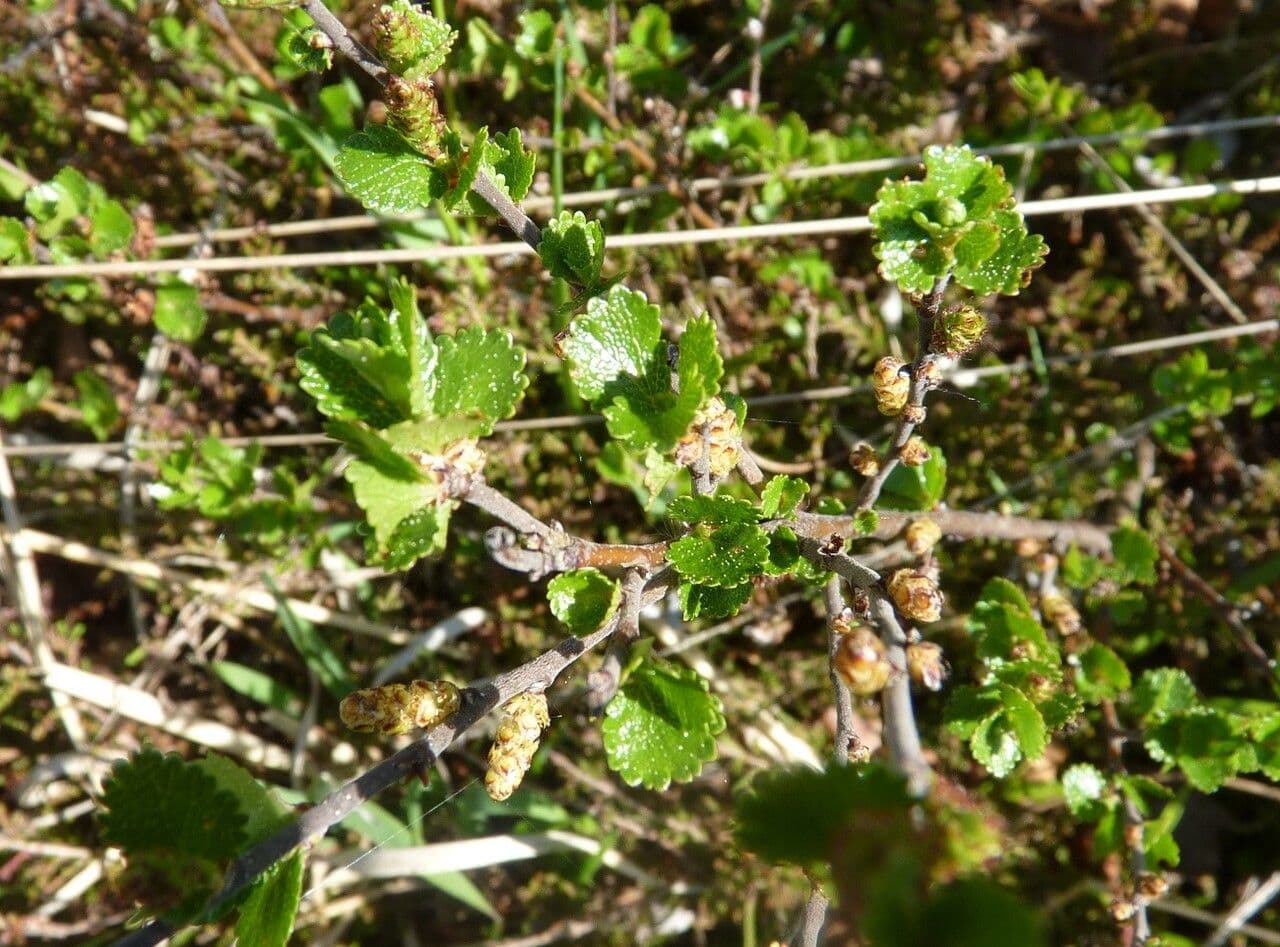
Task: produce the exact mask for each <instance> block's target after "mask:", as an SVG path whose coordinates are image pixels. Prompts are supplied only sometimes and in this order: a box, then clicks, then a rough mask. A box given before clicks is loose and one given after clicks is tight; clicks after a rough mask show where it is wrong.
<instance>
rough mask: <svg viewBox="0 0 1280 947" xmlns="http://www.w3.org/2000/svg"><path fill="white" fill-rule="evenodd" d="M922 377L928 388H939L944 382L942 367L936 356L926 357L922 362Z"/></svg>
mask: <svg viewBox="0 0 1280 947" xmlns="http://www.w3.org/2000/svg"><path fill="white" fill-rule="evenodd" d="M920 377H921V378H922V379H924V383H925V386H926V387H927V388H937V387H938V386H939V385H940V384H942V367H941V366H940V365H939V364H938V360H937V359H935V358H926V359H925V360H924V361H923V362H922V363H921V364H920Z"/></svg>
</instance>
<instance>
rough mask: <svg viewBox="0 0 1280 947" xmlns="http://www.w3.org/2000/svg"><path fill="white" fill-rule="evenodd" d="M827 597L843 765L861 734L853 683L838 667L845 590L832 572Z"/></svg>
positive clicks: (830, 674) (837, 752)
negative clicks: (855, 716)
mask: <svg viewBox="0 0 1280 947" xmlns="http://www.w3.org/2000/svg"><path fill="white" fill-rule="evenodd" d="M823 600H824V602H825V604H826V607H827V676H828V677H829V678H830V679H831V690H832V693H833V694H834V695H835V699H836V750H835V761H836V763H838V764H839V765H841V766H847V765H848V763H849V748H850V747H852V746H853V745H854V744H855V743H857V742H858V734H857V732H856V731H855V730H854V729H853V696H852V695H851V694H850V693H849V685H848V684H846V683H845V682H844V678H843V677H841V676H840V674H839V672H838V671H836V661H835V658H836V650H837V649H838V648H839V646H840V635H839V633H838V632H837V631H836V628H835V620H836V618H837V617H839V616H840V615H842V614H843V613H844V609H845V600H844V592H843V591H842V590H841V588H840V578H839V577H838V576H832V577H831V579H830V581H828V582H827V587H826V588H825V589H824V590H823Z"/></svg>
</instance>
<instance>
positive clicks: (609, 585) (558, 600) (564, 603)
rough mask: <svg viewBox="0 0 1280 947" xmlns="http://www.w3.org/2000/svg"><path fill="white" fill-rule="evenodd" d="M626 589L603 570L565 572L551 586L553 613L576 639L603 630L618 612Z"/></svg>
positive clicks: (549, 598) (549, 599)
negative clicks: (576, 636)
mask: <svg viewBox="0 0 1280 947" xmlns="http://www.w3.org/2000/svg"><path fill="white" fill-rule="evenodd" d="M621 599H622V586H621V585H620V584H619V583H618V581H617V580H616V579H610V578H609V577H608V576H606V575H605V574H604V573H603V572H601V571H600V570H599V569H574V570H573V571H572V572H562V573H561V574H560V575H558V576H556V577H555V578H554V579H552V580H551V581H550V582H548V583H547V604H548V605H550V606H551V613H552V614H553V615H555V616H556V618H558V619H560V621H562V622H563V623H564V624H565V626H566V627H567V628H568V629H569V631H571V632H572V633H573V634H575V635H585V634H589V633H591V632H593V631H595V630H596V629H597V628H599V627H601V626H602V625H603V624H604V623H605V622H606V621H608V620H609V618H610V616H612V615H613V613H614V612H615V611H616V610H617V608H618V603H619V602H620V601H621Z"/></svg>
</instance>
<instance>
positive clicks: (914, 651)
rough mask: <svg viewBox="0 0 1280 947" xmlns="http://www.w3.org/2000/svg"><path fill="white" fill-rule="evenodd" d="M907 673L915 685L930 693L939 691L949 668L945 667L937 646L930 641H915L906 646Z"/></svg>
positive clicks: (943, 658) (939, 648) (944, 660)
mask: <svg viewBox="0 0 1280 947" xmlns="http://www.w3.org/2000/svg"><path fill="white" fill-rule="evenodd" d="M907 671H908V672H910V674H911V679H912V680H913V681H915V682H916V683H917V684H920V685H921V686H922V687H925V688H928V689H929V690H931V691H940V690H942V685H943V683H944V682H945V681H946V679H947V676H948V675H949V674H950V673H951V668H950V667H948V666H947V659H946V658H945V657H943V654H942V648H941V647H940V646H939V645H937V644H935V643H934V642H932V641H917V642H915V643H914V644H909V645H907Z"/></svg>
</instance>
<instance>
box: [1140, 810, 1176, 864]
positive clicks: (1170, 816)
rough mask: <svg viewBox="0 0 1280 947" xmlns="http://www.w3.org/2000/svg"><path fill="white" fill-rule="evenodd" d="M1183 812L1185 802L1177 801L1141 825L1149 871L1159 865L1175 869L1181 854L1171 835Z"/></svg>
mask: <svg viewBox="0 0 1280 947" xmlns="http://www.w3.org/2000/svg"><path fill="white" fill-rule="evenodd" d="M1185 811H1186V805H1185V802H1184V801H1183V800H1182V799H1177V800H1174V801H1173V802H1170V803H1169V804H1168V805H1167V806H1165V807H1164V808H1163V809H1161V810H1160V815H1158V816H1156V818H1154V819H1151V820H1149V821H1147V822H1144V823H1143V826H1142V847H1143V851H1144V853H1145V854H1146V856H1147V867H1148V868H1149V869H1151V870H1153V871H1155V870H1159V868H1160V866H1161V865H1168V866H1170V867H1177V864H1178V862H1179V861H1180V860H1181V858H1182V852H1181V851H1180V850H1179V848H1178V843H1177V841H1176V840H1175V838H1174V835H1173V833H1174V830H1175V829H1177V827H1178V823H1179V822H1181V821H1182V814H1183V812H1185Z"/></svg>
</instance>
